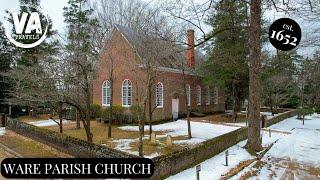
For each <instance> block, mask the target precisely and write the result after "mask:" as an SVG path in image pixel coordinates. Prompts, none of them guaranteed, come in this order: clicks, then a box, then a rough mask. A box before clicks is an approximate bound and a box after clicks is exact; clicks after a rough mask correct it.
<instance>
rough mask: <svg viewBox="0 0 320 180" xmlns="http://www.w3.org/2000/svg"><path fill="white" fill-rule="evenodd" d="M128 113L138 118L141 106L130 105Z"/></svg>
mask: <svg viewBox="0 0 320 180" xmlns="http://www.w3.org/2000/svg"><path fill="white" fill-rule="evenodd" d="M130 112H131V113H132V115H135V116H138V115H142V114H143V106H142V105H139V104H135V105H132V106H131V107H130Z"/></svg>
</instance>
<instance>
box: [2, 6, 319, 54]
mask: <svg viewBox="0 0 320 180" xmlns="http://www.w3.org/2000/svg"><path fill="white" fill-rule="evenodd" d="M89 1H90V0H89ZM146 1H149V0H146ZM200 1H201V0H200ZM67 2H68V0H41V7H42V9H43V11H44V13H47V14H48V15H49V17H51V19H52V21H53V28H54V29H56V30H58V31H59V33H60V34H61V35H64V34H65V31H66V27H65V24H64V17H63V15H62V14H63V7H65V6H67ZM154 3H156V1H154ZM18 7H19V0H6V1H2V4H1V6H0V21H1V22H3V17H4V15H5V10H7V9H9V10H10V9H16V8H18ZM264 16H265V17H266V18H267V19H268V20H269V21H270V22H273V21H274V20H276V19H278V18H281V17H285V14H284V13H278V12H275V11H270V10H269V11H267V12H266V13H265V14H264ZM286 17H289V18H292V19H294V20H296V21H297V22H298V24H300V26H301V30H302V41H304V40H305V39H306V37H308V36H310V35H312V32H313V31H314V29H319V27H320V20H319V22H306V21H304V20H302V19H300V18H297V17H290V16H286ZM319 33H320V32H319ZM268 49H270V50H273V51H274V50H275V49H274V48H273V47H271V46H268ZM313 51H314V48H309V47H308V48H302V49H301V50H300V51H299V52H300V53H301V54H302V55H304V56H311V55H312V53H313Z"/></svg>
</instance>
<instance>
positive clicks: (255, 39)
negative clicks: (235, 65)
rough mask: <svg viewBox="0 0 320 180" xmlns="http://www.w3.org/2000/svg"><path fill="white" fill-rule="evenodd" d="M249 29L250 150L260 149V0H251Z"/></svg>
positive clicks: (247, 145)
mask: <svg viewBox="0 0 320 180" xmlns="http://www.w3.org/2000/svg"><path fill="white" fill-rule="evenodd" d="M250 13H251V15H250V31H249V35H250V37H249V47H250V53H249V61H250V63H249V64H250V67H249V78H250V80H249V128H248V141H247V144H246V147H247V148H248V150H249V151H250V152H258V151H261V150H262V146H261V141H260V91H261V87H260V86H261V85H260V79H259V78H260V77H259V75H260V73H259V72H260V66H261V59H260V58H261V42H260V38H261V0H251V4H250Z"/></svg>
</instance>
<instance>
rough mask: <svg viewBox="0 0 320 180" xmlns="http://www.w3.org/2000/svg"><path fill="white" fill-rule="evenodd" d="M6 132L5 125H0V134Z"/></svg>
mask: <svg viewBox="0 0 320 180" xmlns="http://www.w3.org/2000/svg"><path fill="white" fill-rule="evenodd" d="M5 133H6V129H5V127H0V136H3V135H4V134H5Z"/></svg>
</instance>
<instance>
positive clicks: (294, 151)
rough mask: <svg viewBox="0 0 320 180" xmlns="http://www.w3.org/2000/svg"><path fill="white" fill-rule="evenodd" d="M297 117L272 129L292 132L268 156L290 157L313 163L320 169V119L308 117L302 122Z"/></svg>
mask: <svg viewBox="0 0 320 180" xmlns="http://www.w3.org/2000/svg"><path fill="white" fill-rule="evenodd" d="M296 118H297V117H296V116H295V117H292V118H289V119H287V120H285V121H282V122H280V123H278V124H275V125H273V126H271V128H275V129H280V130H288V131H291V132H292V133H291V135H289V137H288V138H285V139H281V140H280V141H279V143H277V145H276V146H274V147H273V148H272V149H271V150H270V151H269V152H268V154H269V155H270V156H274V157H279V158H281V157H290V158H291V159H295V160H297V161H298V162H304V163H312V164H316V165H318V166H319V167H320V156H319V154H320V141H319V138H320V118H314V117H311V116H308V117H307V118H308V119H310V120H305V122H304V123H305V124H304V125H302V121H301V120H298V119H296Z"/></svg>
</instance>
